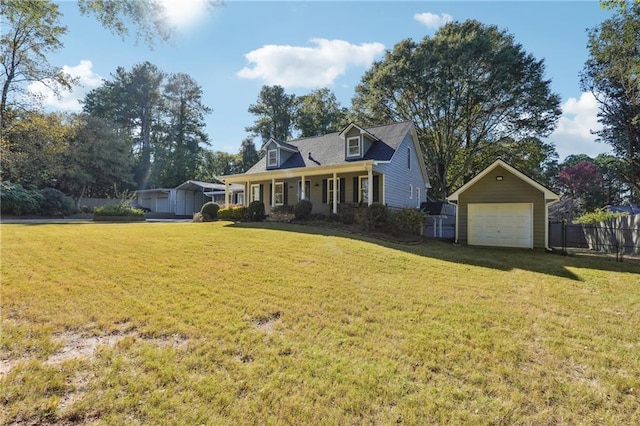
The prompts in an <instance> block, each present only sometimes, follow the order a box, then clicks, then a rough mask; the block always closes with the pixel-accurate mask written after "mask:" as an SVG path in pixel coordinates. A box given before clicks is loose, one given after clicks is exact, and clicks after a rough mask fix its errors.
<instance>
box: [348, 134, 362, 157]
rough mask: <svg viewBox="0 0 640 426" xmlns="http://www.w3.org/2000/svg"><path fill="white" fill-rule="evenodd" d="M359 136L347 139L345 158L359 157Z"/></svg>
mask: <svg viewBox="0 0 640 426" xmlns="http://www.w3.org/2000/svg"><path fill="white" fill-rule="evenodd" d="M360 151H361V149H360V137H359V136H356V137H353V138H349V139H347V158H352V157H360Z"/></svg>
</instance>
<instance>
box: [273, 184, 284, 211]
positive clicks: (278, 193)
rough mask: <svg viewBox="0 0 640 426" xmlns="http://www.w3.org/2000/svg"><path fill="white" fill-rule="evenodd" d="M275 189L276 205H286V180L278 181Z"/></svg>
mask: <svg viewBox="0 0 640 426" xmlns="http://www.w3.org/2000/svg"><path fill="white" fill-rule="evenodd" d="M273 189H274V191H273V193H274V203H273V204H274V205H275V206H282V205H284V182H276V186H274V187H273Z"/></svg>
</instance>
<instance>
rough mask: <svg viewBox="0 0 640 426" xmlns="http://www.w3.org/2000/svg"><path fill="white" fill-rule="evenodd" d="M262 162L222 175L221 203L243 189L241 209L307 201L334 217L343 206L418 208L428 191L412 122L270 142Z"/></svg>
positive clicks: (351, 126)
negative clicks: (258, 204)
mask: <svg viewBox="0 0 640 426" xmlns="http://www.w3.org/2000/svg"><path fill="white" fill-rule="evenodd" d="M262 150H263V151H264V152H265V155H264V157H263V158H262V159H261V160H260V161H258V162H257V163H256V164H255V165H254V166H253V167H251V168H250V169H249V170H248V171H247V172H245V173H242V174H237V175H228V176H220V177H219V178H220V180H221V181H223V182H224V184H225V204H227V205H228V204H230V203H232V198H231V196H232V191H231V188H232V187H231V185H243V187H244V189H245V191H244V193H245V194H247V196H245V197H244V200H243V201H244V204H245V205H248V204H249V203H250V202H252V201H255V200H259V201H262V202H264V204H265V210H266V213H267V214H269V212H270V211H271V210H272V209H274V208H276V207H278V206H293V205H295V204H296V203H297V202H298V201H299V200H302V199H306V200H310V201H311V202H312V204H313V213H324V214H328V213H338V211H339V207H340V206H342V205H371V204H373V203H381V204H385V205H387V206H389V207H420V203H421V202H424V201H425V200H426V191H427V189H428V188H429V187H430V185H429V179H428V177H427V172H426V169H425V165H424V160H423V156H422V151H421V149H420V146H419V144H418V138H417V135H416V130H415V127H414V125H413V123H412V122H409V121H405V122H399V123H394V124H388V125H384V126H375V127H361V126H358V125H357V124H355V123H351V124H349V125H348V126H347V127H345V128H344V130H342V131H341V132H339V133H330V134H326V135H322V136H317V137H309V138H302V139H297V140H291V141H287V142H284V141H278V140H275V139H273V138H271V139H270V140H268V141H267V142H266V143H265V144H264V145H263V147H262Z"/></svg>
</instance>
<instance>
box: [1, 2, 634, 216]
mask: <svg viewBox="0 0 640 426" xmlns="http://www.w3.org/2000/svg"><path fill="white" fill-rule="evenodd" d="M79 4H80V7H81V10H82V11H83V12H85V13H93V14H94V15H95V16H96V17H97V18H98V20H99V21H100V22H101V23H103V24H104V25H105V26H106V27H108V28H111V29H112V30H113V31H115V32H116V33H118V34H121V35H122V34H126V29H127V27H126V25H125V24H124V23H125V22H127V21H131V22H134V23H135V24H137V25H138V27H137V28H138V35H139V36H140V37H142V38H144V39H146V40H148V41H150V42H153V41H154V40H158V39H160V40H163V39H166V38H168V37H170V31H168V30H167V29H166V28H164V27H162V26H158V25H156V24H157V23H158V22H161V20H159V19H157V18H158V16H160V15H158V14H160V13H161V11H159V9H157V7H156V6H157V3H156V2H155V1H154V0H143V1H140V2H135V1H129V0H126V1H121V2H118V1H113V0H101V1H92V2H87V1H84V0H83V1H80V2H79ZM127 5H136V7H132V8H127V7H126V6H127ZM603 6H604V7H608V8H610V9H612V10H613V11H614V12H615V13H614V16H613V17H612V18H610V19H608V20H606V21H604V22H603V23H602V24H601V25H600V26H599V27H597V28H594V29H592V30H591V31H589V33H588V39H587V47H588V49H589V54H590V56H589V59H588V61H587V62H586V63H585V67H584V70H583V72H582V73H581V75H580V76H579V78H580V83H581V85H582V88H583V89H584V90H586V91H590V92H592V93H594V95H595V96H596V98H597V100H598V103H599V107H600V110H599V115H598V117H599V121H600V122H601V123H602V125H603V128H602V130H601V131H599V132H596V134H595V137H597V138H599V139H600V140H601V141H603V142H605V143H607V144H609V145H611V146H612V148H613V155H600V156H598V157H596V158H595V159H593V158H589V157H586V156H580V155H577V156H570V157H569V158H567V159H565V161H564V162H563V163H559V162H558V155H557V153H556V151H555V147H554V146H553V145H551V144H549V143H547V142H544V141H543V139H544V138H545V137H547V136H548V135H549V134H550V133H551V132H552V131H553V130H554V129H555V126H556V125H557V121H558V119H559V117H560V115H561V110H560V98H559V96H558V95H557V94H555V93H553V92H552V91H551V85H550V83H551V81H550V80H548V79H546V78H545V76H544V71H545V67H544V61H543V60H538V59H536V58H535V57H534V56H533V55H531V54H529V53H527V52H526V51H525V49H524V48H523V46H522V45H521V44H519V43H517V41H516V40H515V39H514V38H513V36H512V35H511V34H509V33H508V32H507V31H505V30H501V29H500V28H498V27H496V26H491V25H485V24H482V23H480V22H477V21H474V20H467V21H465V22H450V23H448V24H446V25H445V26H443V27H441V28H440V29H439V30H438V31H437V32H436V33H435V35H433V36H431V37H429V36H427V37H424V38H423V39H422V40H420V41H414V40H411V39H406V40H402V41H400V42H399V43H397V44H396V45H395V46H394V47H393V48H392V49H390V50H388V51H387V52H386V53H385V55H384V57H383V58H382V59H380V60H378V61H376V62H374V63H373V65H372V66H371V68H370V69H369V70H367V71H366V72H365V73H364V75H363V76H362V78H361V81H360V83H359V84H358V85H357V87H356V88H355V93H354V96H353V98H352V100H351V106H350V107H349V108H346V107H343V106H341V105H340V104H339V102H338V101H337V99H336V97H335V95H334V94H333V93H332V92H331V90H330V89H328V88H321V89H318V90H315V91H312V92H310V93H308V94H306V95H303V96H296V95H294V94H289V93H286V91H285V89H284V88H283V87H281V86H263V87H262V89H261V90H260V92H259V94H258V96H257V101H256V103H255V104H252V105H250V106H249V107H248V112H250V113H251V114H252V115H254V117H255V122H254V123H253V124H252V125H249V126H247V127H246V128H245V130H246V131H247V132H248V134H249V135H248V137H247V138H245V139H244V140H243V141H242V144H241V147H240V151H239V152H238V153H236V154H230V153H226V152H221V151H212V150H210V149H209V146H210V142H209V138H208V135H207V133H206V129H205V124H204V118H205V116H206V115H207V114H211V113H212V111H211V109H210V108H208V107H207V106H206V105H204V104H203V102H202V89H201V87H200V86H199V84H198V83H197V82H196V81H195V80H194V79H193V78H192V77H190V76H189V75H188V74H186V73H176V74H167V73H165V72H163V71H162V70H160V69H159V68H158V67H157V66H155V65H153V64H151V63H149V62H144V63H141V64H137V65H135V66H134V67H132V68H131V69H130V70H126V69H124V68H122V67H118V68H117V69H116V70H115V72H114V73H113V74H112V75H111V78H109V79H107V80H105V81H104V84H103V85H102V86H100V87H99V88H97V89H95V90H93V91H91V92H90V93H88V94H87V96H86V97H85V99H84V100H83V102H82V104H83V111H82V113H80V114H60V113H49V114H48V113H44V112H42V111H40V110H39V109H38V108H37V107H36V106H37V103H36V102H35V101H34V100H32V99H31V100H30V99H29V98H28V96H27V95H28V92H26V91H25V87H26V84H28V83H30V82H34V81H40V82H46V83H47V84H48V85H49V86H50V87H51V88H53V89H54V90H62V89H64V88H68V87H71V86H72V85H73V84H74V83H75V82H74V81H73V79H72V78H71V77H70V76H68V75H65V74H64V73H63V72H62V71H61V70H60V69H59V68H56V67H53V66H51V65H49V64H48V62H47V60H46V56H47V54H48V53H49V52H51V51H55V50H57V49H60V48H62V45H61V44H60V42H59V39H60V37H61V36H62V35H63V34H64V33H65V32H66V28H65V27H64V26H63V25H61V24H60V22H59V20H60V17H61V15H60V13H59V12H58V10H57V5H55V4H54V3H52V2H49V1H29V0H25V1H23V2H9V1H6V0H2V1H1V2H0V7H1V10H0V11H1V14H2V17H3V20H5V21H6V22H7V23H8V25H6V28H4V29H3V33H2V47H1V49H2V58H1V59H2V65H3V67H4V73H3V77H2V78H3V80H2V97H1V104H0V120H1V121H0V126H1V129H2V135H1V141H0V142H1V145H0V148H1V149H2V152H1V154H2V157H1V161H2V168H1V170H0V173H1V174H2V180H3V181H5V180H10V181H14V182H17V183H22V184H26V185H30V186H34V187H45V186H50V187H55V188H59V189H61V190H63V191H65V192H66V193H68V194H71V195H73V196H74V197H76V198H78V197H80V196H83V195H84V196H104V195H108V194H109V192H110V191H113V188H114V187H117V188H118V189H120V190H121V189H123V188H130V189H139V188H149V187H174V186H176V185H178V184H180V183H181V182H184V181H185V180H188V179H200V180H207V181H211V180H214V179H215V178H216V176H220V175H226V174H235V173H242V172H244V171H246V170H247V169H248V168H249V167H251V166H252V165H253V164H255V162H256V161H257V160H258V158H259V156H260V155H261V153H260V152H258V151H257V150H256V145H255V143H254V139H256V138H257V139H259V141H260V145H261V144H262V143H263V142H265V141H266V140H268V139H269V138H270V137H274V138H276V139H278V140H281V141H287V140H290V139H292V138H298V137H309V136H316V135H321V134H325V133H330V132H336V131H339V130H341V129H342V128H343V127H344V126H345V125H346V124H347V123H349V122H350V121H354V122H357V123H358V124H361V125H364V126H369V125H377V124H381V123H388V122H392V121H399V120H410V121H412V122H413V123H414V124H415V126H416V130H417V134H418V139H419V142H420V145H421V147H422V150H423V153H424V157H425V160H426V164H425V165H426V167H427V171H428V173H429V178H430V180H431V184H432V186H433V188H432V189H431V192H430V194H429V195H430V196H431V197H432V198H435V199H444V198H446V196H447V195H448V194H450V193H451V192H452V191H454V190H455V189H456V188H458V187H459V186H460V185H462V184H463V183H464V182H466V181H468V180H469V179H470V178H472V177H473V176H474V175H475V174H477V173H478V172H479V171H480V170H482V169H483V168H484V167H486V166H487V165H489V164H490V163H491V162H493V161H494V160H495V158H498V157H500V158H502V159H504V160H505V161H507V162H508V163H510V164H512V165H513V166H515V167H517V168H518V169H520V170H522V171H523V172H525V173H527V174H528V175H529V176H531V177H532V178H534V179H536V180H538V181H539V182H540V183H542V184H544V185H547V186H549V187H551V188H554V189H556V190H558V191H561V192H562V193H563V194H564V195H565V198H568V199H571V200H573V204H572V205H573V206H574V208H575V209H580V210H589V209H592V208H595V207H600V206H602V205H603V204H617V203H620V202H622V201H629V202H638V201H639V197H640V195H639V194H640V184H639V182H640V130H639V129H640V83H639V82H638V75H640V52H639V50H640V49H639V48H638V46H640V5H639V4H638V2H625V1H608V2H603ZM110 8H111V9H110ZM109 11H111V12H109ZM154 16H155V18H153V17H154ZM152 18H153V19H155V21H153V22H155V23H156V24H151V22H152V21H150V19H152Z"/></svg>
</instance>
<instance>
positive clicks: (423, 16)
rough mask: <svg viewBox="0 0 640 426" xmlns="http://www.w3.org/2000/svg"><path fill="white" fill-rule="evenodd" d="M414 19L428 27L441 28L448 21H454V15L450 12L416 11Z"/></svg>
mask: <svg viewBox="0 0 640 426" xmlns="http://www.w3.org/2000/svg"><path fill="white" fill-rule="evenodd" d="M413 19H415V20H416V21H418V22H420V23H421V24H422V25H424V26H426V27H428V28H440V27H441V26H443V25H445V24H446V23H448V22H451V21H453V16H451V15H449V14H448V13H443V14H441V15H436V14H435V13H431V12H424V13H416V14H415V15H413Z"/></svg>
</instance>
